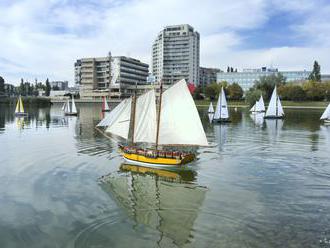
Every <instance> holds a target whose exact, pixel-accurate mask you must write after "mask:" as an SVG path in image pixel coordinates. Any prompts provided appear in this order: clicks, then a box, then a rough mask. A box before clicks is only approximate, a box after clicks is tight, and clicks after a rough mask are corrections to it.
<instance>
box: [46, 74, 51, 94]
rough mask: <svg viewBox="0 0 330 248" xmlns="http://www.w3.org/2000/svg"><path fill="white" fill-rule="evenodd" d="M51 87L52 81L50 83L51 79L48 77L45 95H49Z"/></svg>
mask: <svg viewBox="0 0 330 248" xmlns="http://www.w3.org/2000/svg"><path fill="white" fill-rule="evenodd" d="M50 89H51V87H50V83H49V80H48V78H47V79H46V90H45V95H46V96H49V94H50Z"/></svg>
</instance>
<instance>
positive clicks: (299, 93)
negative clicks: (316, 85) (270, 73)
mask: <svg viewBox="0 0 330 248" xmlns="http://www.w3.org/2000/svg"><path fill="white" fill-rule="evenodd" d="M278 94H279V95H280V96H281V98H282V99H283V100H292V101H303V100H305V99H306V93H305V91H304V90H303V88H302V87H301V86H300V85H293V84H286V85H281V86H280V87H279V88H278Z"/></svg>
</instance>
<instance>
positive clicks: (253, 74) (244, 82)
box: [217, 67, 311, 91]
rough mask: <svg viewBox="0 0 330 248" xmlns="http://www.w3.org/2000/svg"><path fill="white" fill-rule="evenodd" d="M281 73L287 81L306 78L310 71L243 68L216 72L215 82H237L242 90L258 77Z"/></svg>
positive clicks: (246, 88)
mask: <svg viewBox="0 0 330 248" xmlns="http://www.w3.org/2000/svg"><path fill="white" fill-rule="evenodd" d="M276 73H281V74H282V75H283V76H284V77H285V78H286V81H287V82H293V81H304V80H308V77H309V75H310V73H311V72H310V71H306V70H304V71H279V70H278V69H277V68H275V69H274V68H267V67H262V68H261V69H243V71H242V72H218V73H217V82H221V81H227V82H228V83H230V84H231V83H238V84H239V85H240V86H241V87H242V89H243V90H244V91H246V90H248V89H250V88H251V87H253V85H254V83H255V81H257V80H259V79H260V77H263V76H269V75H272V74H276Z"/></svg>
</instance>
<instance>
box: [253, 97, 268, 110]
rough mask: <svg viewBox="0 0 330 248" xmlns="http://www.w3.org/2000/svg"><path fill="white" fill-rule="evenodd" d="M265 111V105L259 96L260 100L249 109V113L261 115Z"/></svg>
mask: <svg viewBox="0 0 330 248" xmlns="http://www.w3.org/2000/svg"><path fill="white" fill-rule="evenodd" d="M264 111H265V103H264V99H263V98H262V96H260V99H259V100H258V101H256V103H255V104H254V105H253V107H252V108H251V109H250V112H252V113H261V112H264Z"/></svg>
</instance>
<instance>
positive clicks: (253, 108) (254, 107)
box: [250, 101, 258, 112]
mask: <svg viewBox="0 0 330 248" xmlns="http://www.w3.org/2000/svg"><path fill="white" fill-rule="evenodd" d="M257 103H258V101H257V102H256V103H255V104H254V105H253V107H252V108H251V109H250V112H256V105H257Z"/></svg>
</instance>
